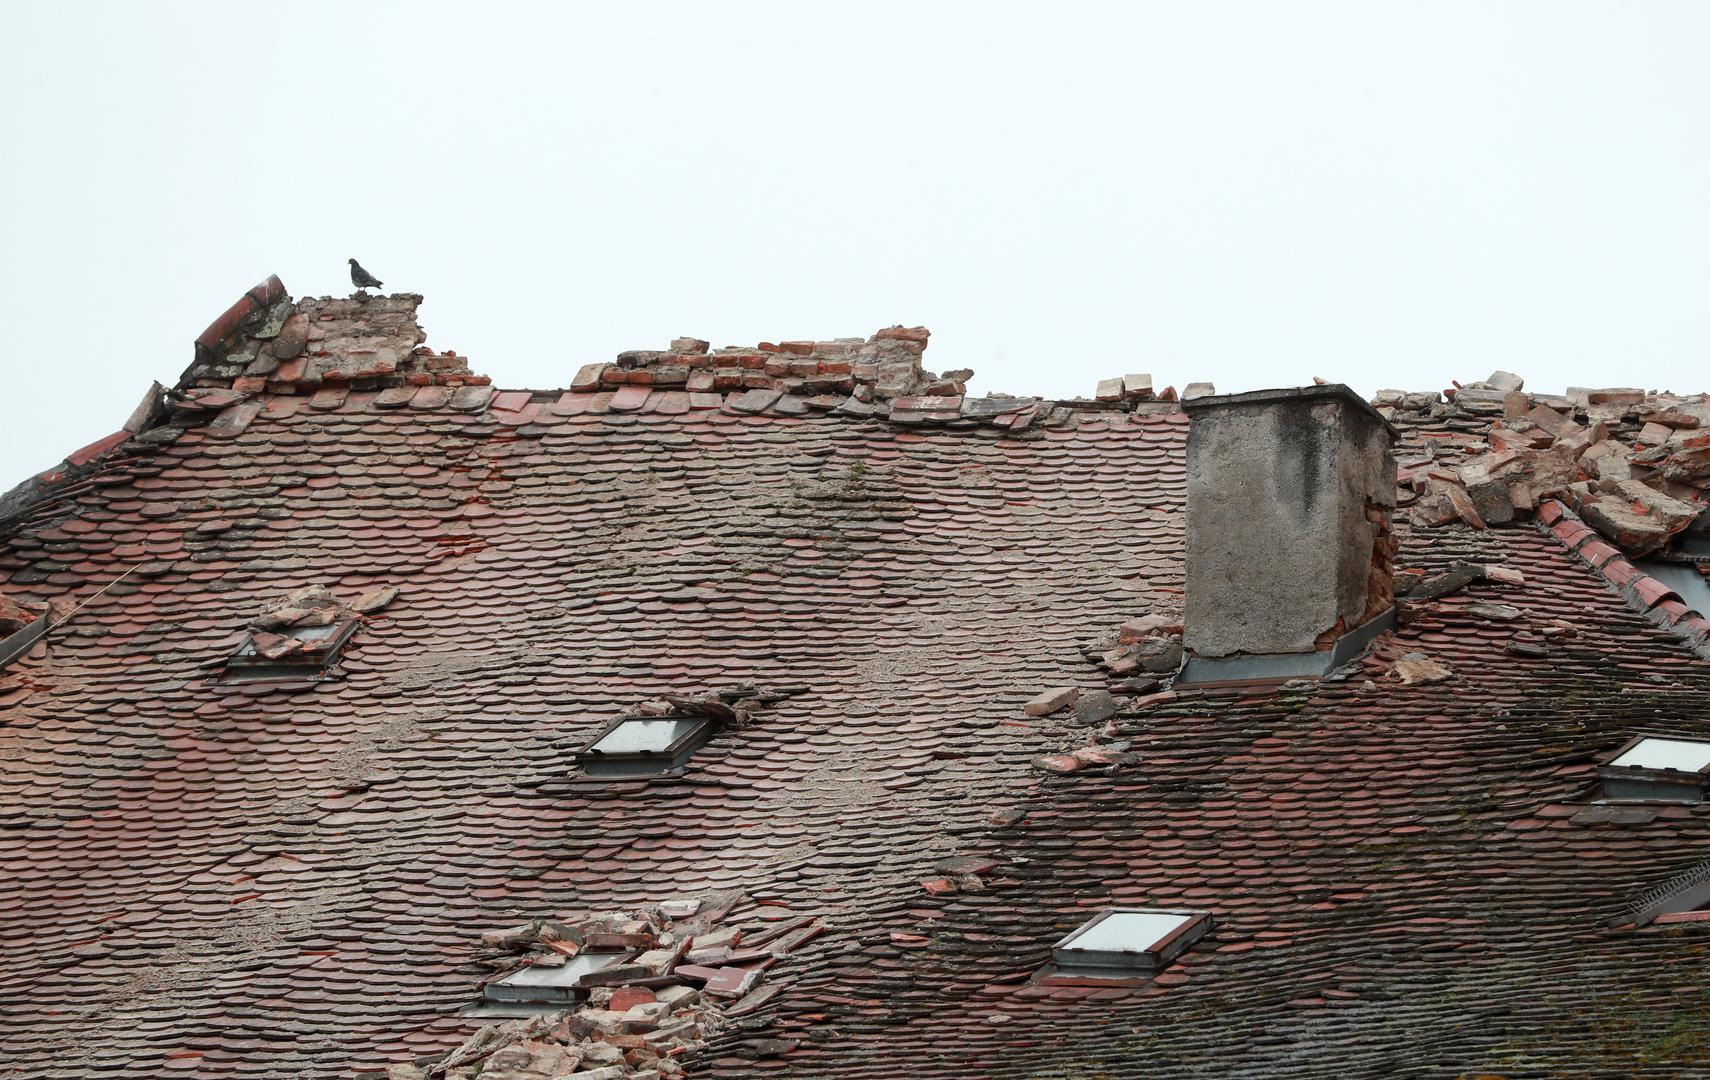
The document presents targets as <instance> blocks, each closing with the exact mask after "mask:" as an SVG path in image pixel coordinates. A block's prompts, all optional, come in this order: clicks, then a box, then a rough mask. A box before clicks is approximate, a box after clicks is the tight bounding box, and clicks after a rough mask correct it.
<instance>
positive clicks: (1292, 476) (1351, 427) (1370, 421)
mask: <svg viewBox="0 0 1710 1080" xmlns="http://www.w3.org/2000/svg"><path fill="white" fill-rule="evenodd" d="M1182 408H1183V409H1185V410H1186V411H1187V413H1188V416H1189V420H1190V425H1189V428H1188V449H1187V470H1188V477H1187V487H1188V496H1187V610H1186V615H1185V618H1184V620H1183V624H1184V627H1185V633H1184V635H1183V639H1182V644H1183V646H1184V647H1185V649H1186V651H1187V653H1188V656H1189V660H1188V666H1187V670H1185V671H1184V672H1183V678H1184V680H1185V681H1188V682H1205V681H1214V680H1223V679H1228V680H1240V679H1267V678H1292V677H1295V676H1301V675H1322V674H1325V673H1326V672H1328V671H1329V670H1331V669H1332V668H1334V667H1336V666H1338V665H1340V664H1342V663H1345V662H1346V661H1347V660H1349V659H1352V657H1353V656H1355V655H1357V654H1358V653H1359V651H1360V650H1361V649H1362V648H1364V647H1365V644H1366V643H1367V642H1368V641H1369V640H1370V639H1371V638H1372V637H1375V636H1376V635H1377V633H1379V632H1380V631H1381V630H1383V629H1386V628H1387V627H1388V626H1390V625H1393V621H1394V592H1393V588H1392V586H1393V572H1394V557H1395V540H1394V537H1393V536H1392V535H1391V533H1390V515H1391V512H1392V511H1393V510H1394V509H1395V455H1394V453H1393V451H1392V449H1391V447H1392V445H1393V442H1394V438H1395V434H1396V432H1395V429H1394V428H1393V427H1391V426H1390V424H1389V422H1388V421H1386V420H1385V419H1384V418H1383V417H1382V416H1380V415H1378V413H1377V410H1375V409H1373V408H1372V407H1371V406H1370V405H1368V404H1367V403H1366V401H1365V399H1363V398H1361V397H1360V396H1359V395H1358V394H1356V393H1354V391H1352V390H1350V389H1349V388H1348V387H1346V386H1343V385H1340V384H1334V385H1329V386H1305V387H1301V388H1299V389H1293V390H1258V391H1254V392H1252V393H1247V394H1223V395H1219V396H1215V397H1201V398H1194V399H1191V400H1188V401H1184V402H1183V403H1182Z"/></svg>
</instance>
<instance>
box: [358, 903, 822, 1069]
mask: <svg viewBox="0 0 1710 1080" xmlns="http://www.w3.org/2000/svg"><path fill="white" fill-rule="evenodd" d="M740 899H741V894H740V893H739V892H736V891H734V890H727V891H721V892H715V893H709V894H706V895H703V896H700V897H694V898H689V899H680V900H667V901H664V902H662V903H658V904H649V905H645V906H642V907H637V908H633V909H629V910H625V911H619V912H606V913H601V914H596V915H590V916H586V917H582V918H576V919H564V920H553V919H542V920H536V921H535V922H531V923H529V924H527V925H525V926H519V927H515V928H512V929H508V930H498V931H493V932H491V933H487V934H483V935H482V937H481V942H482V945H483V946H485V947H486V948H487V949H489V950H491V951H492V954H493V955H492V956H491V960H490V962H491V963H492V964H493V965H494V969H495V970H494V972H493V974H492V975H491V976H489V977H488V979H487V980H486V982H487V984H488V985H491V984H493V983H496V982H501V981H502V980H504V979H506V977H507V976H513V975H515V974H516V973H518V972H521V971H525V970H528V969H531V968H553V967H562V966H564V965H565V964H566V963H568V962H569V961H571V960H572V959H574V958H575V957H578V956H583V955H586V954H602V955H603V956H604V957H605V958H606V963H605V964H604V966H601V967H596V968H594V969H593V970H592V971H590V972H588V973H587V974H584V975H582V976H581V977H580V979H579V981H578V982H577V987H578V989H577V991H576V993H577V995H578V997H579V998H580V999H581V1000H580V1002H579V1003H578V1004H575V1005H574V1006H569V1005H567V1006H566V1007H565V1008H563V1009H562V1010H556V1011H547V1012H545V1013H544V1014H543V1015H534V1016H523V1017H517V1018H515V1019H511V1020H507V1021H505V1022H503V1023H499V1024H494V1025H491V1026H487V1027H483V1028H482V1029H481V1030H479V1031H477V1032H476V1033H475V1034H473V1035H471V1036H470V1037H469V1038H468V1039H466V1040H465V1041H464V1043H463V1045H461V1046H459V1047H458V1048H457V1049H455V1050H453V1051H451V1052H450V1053H448V1054H445V1055H443V1056H441V1057H440V1058H438V1059H436V1060H434V1061H431V1062H427V1063H416V1064H401V1065H394V1066H392V1067H391V1068H390V1069H389V1070H387V1074H386V1075H387V1077H388V1080H475V1078H477V1077H478V1078H480V1080H560V1078H563V1080H620V1078H622V1080H666V1078H670V1077H677V1076H681V1075H682V1074H683V1068H684V1067H683V1064H682V1059H683V1058H685V1057H686V1056H687V1055H688V1054H690V1053H691V1052H693V1051H694V1050H696V1049H698V1048H699V1047H700V1046H702V1045H703V1044H704V1043H705V1042H706V1040H707V1039H708V1038H709V1037H710V1036H712V1035H715V1034H718V1033H720V1032H723V1031H726V1030H729V1029H731V1028H733V1027H738V1026H740V1025H741V1023H742V1018H743V1017H745V1016H747V1015H748V1014H750V1013H752V1012H754V1011H755V1010H757V1009H759V1008H760V1007H761V1006H762V1005H764V1004H766V1003H767V1002H769V1001H770V1000H772V998H773V997H775V996H776V995H777V994H778V992H779V990H780V988H779V987H778V986H777V985H776V984H771V985H764V984H763V980H764V977H765V973H766V971H767V969H769V968H770V967H771V966H772V965H773V964H775V963H776V962H777V961H778V960H779V959H780V958H782V957H786V956H789V955H790V954H791V953H792V952H794V951H795V950H797V949H799V948H800V947H801V946H802V945H804V944H806V943H807V942H808V941H810V940H812V939H813V938H815V937H818V936H819V935H820V934H821V933H822V932H823V931H824V926H823V925H822V924H821V923H820V922H819V920H818V919H816V918H813V917H812V916H803V917H800V918H796V919H790V920H785V921H782V922H780V923H777V924H774V925H770V926H767V927H764V928H762V929H758V930H756V929H751V928H750V929H744V928H742V927H738V926H724V925H721V923H722V922H723V921H724V919H725V916H726V915H728V914H729V912H730V910H731V908H732V907H734V906H735V905H736V903H737V902H738V901H739V900H740ZM487 998H488V1000H489V1001H493V1000H497V999H496V998H495V997H494V996H493V995H492V994H488V995H487ZM792 1048H793V1044H791V1043H789V1042H788V1041H787V1040H776V1039H759V1040H751V1042H750V1044H749V1050H750V1052H751V1053H753V1054H755V1055H756V1056H775V1055H777V1054H781V1053H784V1052H787V1051H788V1050H789V1049H792Z"/></svg>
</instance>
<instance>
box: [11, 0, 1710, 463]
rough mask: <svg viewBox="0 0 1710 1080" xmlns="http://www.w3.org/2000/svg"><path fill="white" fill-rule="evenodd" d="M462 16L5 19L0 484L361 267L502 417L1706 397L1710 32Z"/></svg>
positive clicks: (461, 11)
mask: <svg viewBox="0 0 1710 1080" xmlns="http://www.w3.org/2000/svg"><path fill="white" fill-rule="evenodd" d="M475 7H476V6H475V5H452V4H430V3H425V2H411V3H397V4H391V3H380V2H374V0H368V2H363V3H349V4H336V5H335V4H321V3H313V2H309V3H305V2H302V0H297V2H294V3H289V4H284V5H279V4H271V5H257V4H232V3H222V4H205V5H204V4H187V3H186V4H160V3H151V4H144V3H108V4H96V3H82V4H74V3H51V4H49V3H26V2H23V0H0V20H3V21H0V27H3V30H0V101H3V102H4V103H5V104H4V105H3V106H0V154H3V156H4V165H3V167H0V207H3V208H4V210H3V216H0V329H3V332H4V338H3V342H4V350H3V351H0V368H3V372H4V378H3V380H0V489H3V488H5V487H9V486H10V485H11V484H12V483H14V482H16V481H18V480H21V479H23V478H24V477H25V476H26V475H28V474H30V473H32V472H35V471H37V470H39V469H42V468H45V467H47V466H49V465H51V464H53V463H55V462H57V461H58V460H60V459H61V458H62V457H64V456H65V454H66V453H68V452H70V451H72V450H75V449H77V448H78V447H80V446H82V445H84V444H85V443H88V442H91V441H93V440H94V439H97V438H99V437H101V436H103V435H105V434H107V433H109V432H111V431H113V430H116V429H117V428H118V426H119V424H120V423H122V422H123V420H124V419H125V417H126V415H127V414H128V413H129V412H130V410H131V408H132V407H133V406H134V405H135V404H136V402H137V401H138V400H139V399H140V397H141V396H142V393H143V391H144V389H145V388H146V387H147V385H148V383H149V380H151V379H160V380H161V381H162V382H166V383H170V382H172V381H173V380H174V379H175V378H176V377H177V376H178V374H179V373H180V371H182V369H183V368H184V367H185V365H186V364H187V363H188V362H189V360H190V358H191V341H192V340H193V339H194V338H195V336H196V335H197V334H198V333H200V332H201V330H202V329H203V328H204V327H205V326H206V325H207V324H208V323H209V322H210V321H211V320H212V319H213V318H214V317H215V316H216V315H218V314H219V313H220V312H221V311H223V310H224V309H225V308H226V306H227V305H229V304H230V303H231V302H232V301H233V300H235V299H237V297H238V296H239V295H240V294H242V293H243V291H244V290H245V289H247V288H249V287H250V286H251V285H253V284H255V283H256V282H257V281H260V280H261V279H262V278H264V277H266V276H267V275H268V274H269V273H278V274H279V275H280V276H281V277H282V278H283V279H284V281H285V284H286V285H287V287H289V288H290V289H291V291H292V292H293V293H294V294H296V295H299V296H301V295H308V294H326V293H336V294H343V293H348V292H349V291H350V284H349V280H348V278H347V277H346V267H345V259H346V258H347V257H350V256H355V257H357V258H359V259H361V260H362V261H363V263H364V265H366V266H367V267H368V268H369V269H370V270H372V271H374V272H375V273H377V274H378V275H379V276H380V277H381V278H383V279H384V280H385V281H386V284H387V288H388V290H389V291H390V290H394V289H395V290H400V291H414V292H421V293H424V294H426V296H427V303H426V305H425V306H424V308H423V312H422V314H423V322H424V324H425V325H426V327H427V329H428V335H429V342H430V343H431V344H433V345H434V346H436V347H437V348H440V349H442V350H443V349H446V348H454V349H456V350H457V351H459V352H462V353H466V354H469V355H470V356H471V357H472V359H473V364H474V367H475V369H476V370H478V371H482V372H485V373H487V374H489V375H491V376H493V378H494V380H495V382H497V383H498V384H500V385H502V386H508V387H523V386H527V387H534V388H552V387H559V386H563V385H565V384H567V383H568V381H569V379H570V376H571V375H572V374H574V372H575V371H576V369H577V367H579V366H580V365H581V364H583V363H587V362H590V361H594V360H605V359H609V358H610V357H611V356H612V355H613V354H615V353H616V352H618V351H620V350H622V349H627V348H656V347H660V346H663V345H664V344H665V343H666V342H667V341H669V339H670V338H672V337H674V336H678V335H682V334H692V335H694V336H698V337H704V338H708V339H710V340H712V342H713V343H714V344H715V345H721V344H752V343H754V342H756V341H759V340H762V339H765V340H777V339H779V338H793V337H818V338H824V337H835V336H844V335H855V334H861V335H865V334H869V333H871V332H872V331H873V330H875V329H877V328H879V327H881V326H888V325H890V324H892V323H896V322H901V323H905V324H909V325H914V324H924V325H926V326H929V327H931V328H932V330H933V332H934V336H933V340H932V346H931V348H930V349H928V350H927V365H928V366H929V367H932V368H934V369H937V370H943V369H946V368H955V367H964V366H965V367H972V368H974V369H975V372H976V378H975V381H974V385H973V389H974V390H975V391H976V392H984V391H986V390H1007V391H1012V392H1018V393H1044V394H1050V395H1056V396H1069V395H1074V394H1091V392H1092V390H1093V386H1094V383H1095V382H1096V381H1097V379H1098V378H1100V377H1103V376H1108V375H1115V374H1121V373H1123V372H1125V371H1146V372H1150V373H1152V375H1153V377H1154V379H1155V381H1156V382H1157V383H1158V385H1160V386H1161V385H1164V384H1166V383H1174V384H1175V385H1177V386H1181V385H1184V384H1185V383H1187V382H1189V381H1193V380H1212V381H1215V382H1216V383H1217V386H1218V388H1219V389H1220V390H1223V391H1231V390H1242V389H1252V388H1255V387H1261V386H1275V385H1293V384H1296V383H1301V382H1307V381H1310V379H1311V378H1312V376H1314V375H1318V376H1322V377H1324V378H1327V379H1331V380H1339V381H1346V382H1349V383H1351V384H1353V385H1354V386H1355V387H1356V388H1358V389H1360V390H1362V391H1365V392H1368V393H1369V392H1371V391H1373V390H1375V389H1377V388H1379V387H1380V386H1402V387H1405V388H1409V389H1435V388H1440V387H1442V386H1446V385H1447V380H1449V379H1451V378H1458V379H1460V380H1461V381H1463V382H1464V381H1469V380H1471V379H1477V378H1482V377H1484V376H1485V375H1487V374H1488V373H1489V372H1490V371H1491V370H1492V369H1493V368H1497V367H1503V368H1508V369H1511V370H1514V371H1518V372H1519V373H1521V374H1522V375H1524V376H1526V378H1527V380H1528V385H1530V386H1532V387H1534V388H1536V389H1543V390H1559V389H1561V388H1562V387H1564V386H1566V385H1570V384H1577V385H1594V386H1596V385H1611V384H1614V385H1643V386H1647V387H1652V388H1673V389H1676V390H1703V389H1710V377H1706V372H1705V363H1704V361H1705V358H1706V355H1707V353H1710V63H1707V62H1706V57H1710V3H1702V2H1687V3H1664V2H1646V3H1633V2H1628V3H1596V4H1584V3H1567V2H1562V0H1549V2H1542V3H1492V2H1477V3H1444V2H1440V0H1434V2H1431V3H1407V4H1402V3H1376V2H1372V0H1361V2H1357V3H1324V2H1291V3H1280V2H1270V0H1266V2H1260V3H1209V2H1201V0H1193V2H1186V0H1169V2H1159V3H1120V4H1119V3H1110V4H1073V3H1064V2H1061V0H1059V2H1054V3H1049V4H1047V3H1038V4H1034V5H1010V4H997V3H991V2H983V3H979V4H974V3H971V2H970V3H965V4H950V3H941V4H929V3H923V2H919V0H917V2H915V3H908V4H896V5H890V4H881V3H874V2H862V3H858V4H839V5H829V4H810V3H801V2H800V0H797V2H796V3H790V4H766V5H760V4H734V3H726V2H720V3H696V4H668V3H653V4H613V3H604V4H598V5H596V4H582V5H572V4H563V3H551V4H548V3H541V4H525V3H512V4H504V3H486V4H483V5H480V7H481V11H480V12H479V13H477V12H476V11H475Z"/></svg>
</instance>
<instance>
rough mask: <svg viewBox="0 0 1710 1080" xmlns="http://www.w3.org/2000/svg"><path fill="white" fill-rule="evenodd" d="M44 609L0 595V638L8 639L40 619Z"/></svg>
mask: <svg viewBox="0 0 1710 1080" xmlns="http://www.w3.org/2000/svg"><path fill="white" fill-rule="evenodd" d="M43 610H44V609H42V608H38V607H32V606H30V605H28V604H23V603H20V602H18V601H16V600H13V599H12V598H10V597H8V596H7V595H5V594H4V593H0V638H5V637H10V636H11V635H13V634H16V633H17V632H18V631H20V630H22V629H23V628H24V627H26V626H29V625H30V624H31V623H33V622H35V621H36V620H37V619H39V618H41V616H42V611H43Z"/></svg>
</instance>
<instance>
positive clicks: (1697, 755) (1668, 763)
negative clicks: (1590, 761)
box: [1609, 739, 1710, 773]
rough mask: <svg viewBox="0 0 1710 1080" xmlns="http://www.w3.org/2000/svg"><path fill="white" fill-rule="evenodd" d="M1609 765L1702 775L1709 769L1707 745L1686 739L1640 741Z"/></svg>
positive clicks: (1709, 747)
mask: <svg viewBox="0 0 1710 1080" xmlns="http://www.w3.org/2000/svg"><path fill="white" fill-rule="evenodd" d="M1609 764H1611V765H1615V766H1619V767H1623V768H1628V769H1678V770H1680V771H1681V772H1694V773H1695V772H1702V771H1703V770H1704V767H1705V766H1707V765H1710V742H1693V741H1692V740H1690V739H1640V740H1639V741H1638V742H1637V743H1636V744H1634V746H1633V747H1632V749H1630V750H1628V751H1626V752H1625V753H1623V754H1622V755H1621V756H1619V757H1617V758H1616V759H1615V760H1614V761H1611V762H1610V763H1609Z"/></svg>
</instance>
